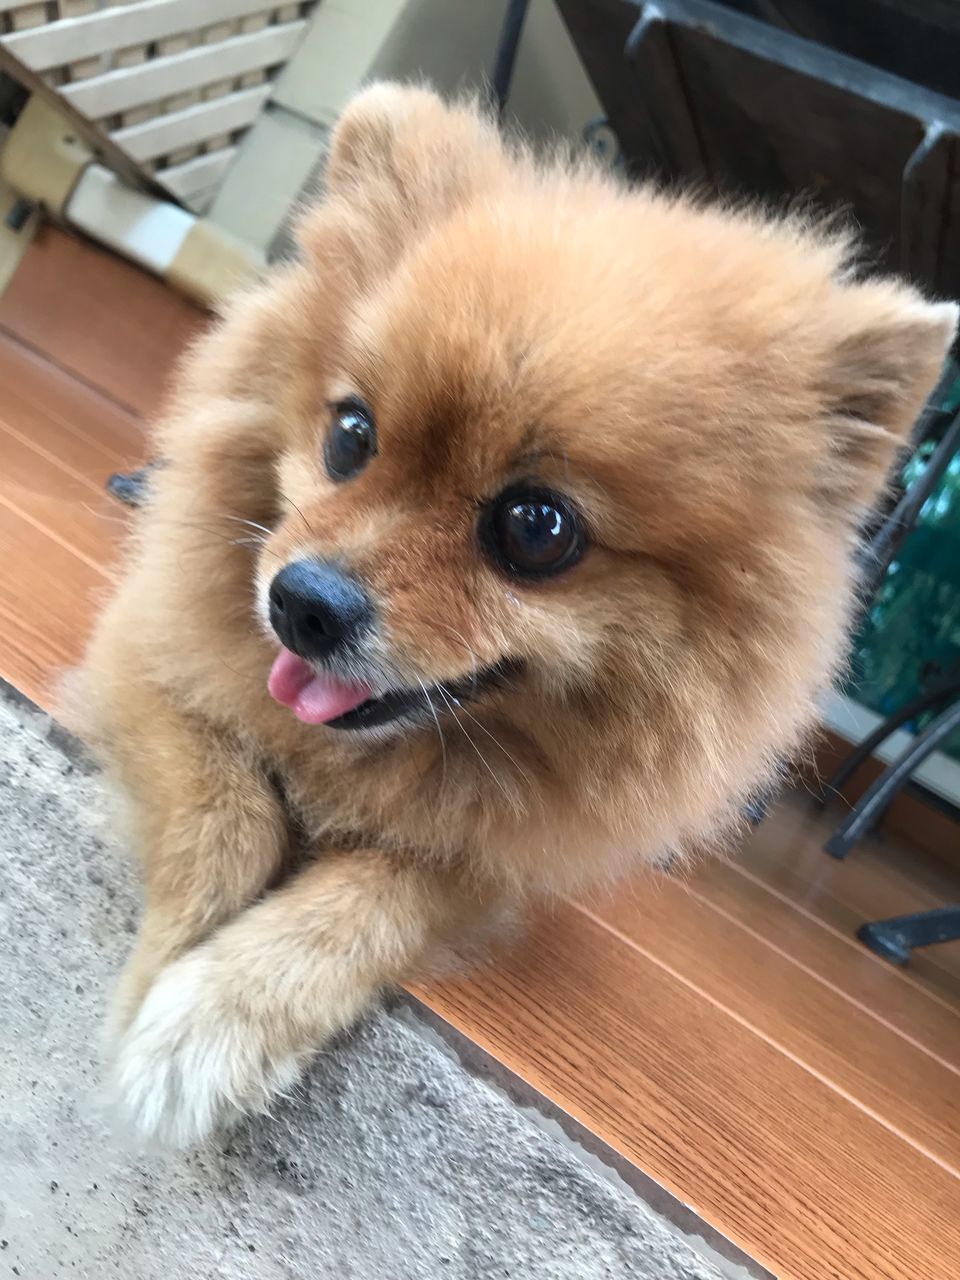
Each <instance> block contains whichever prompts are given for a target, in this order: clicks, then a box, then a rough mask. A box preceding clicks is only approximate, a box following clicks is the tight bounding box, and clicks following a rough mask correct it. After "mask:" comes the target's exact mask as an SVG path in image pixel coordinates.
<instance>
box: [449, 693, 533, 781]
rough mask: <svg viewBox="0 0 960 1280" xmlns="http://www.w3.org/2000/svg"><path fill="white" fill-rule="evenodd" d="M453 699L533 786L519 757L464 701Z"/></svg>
mask: <svg viewBox="0 0 960 1280" xmlns="http://www.w3.org/2000/svg"><path fill="white" fill-rule="evenodd" d="M437 688H438V689H443V685H442V684H439V685H437ZM446 692H447V693H449V690H447V691H446ZM453 701H454V702H456V705H457V706H458V707H459V708H460V710H461V711H462V712H463V714H464V715H465V716H466V717H467V719H468V720H472V721H473V723H474V724H475V725H476V726H477V728H478V729H479V730H480V732H481V733H485V734H486V735H487V737H488V738H489V739H490V741H491V742H492V743H493V745H494V746H495V747H499V749H500V750H501V751H502V752H503V754H504V755H505V756H506V757H507V759H508V760H509V761H510V762H511V764H512V765H513V766H514V768H516V770H517V772H518V773H519V774H520V776H521V777H522V778H523V779H524V781H525V782H527V783H528V784H529V785H530V786H531V787H532V786H533V780H532V779H531V777H530V775H529V773H527V771H526V770H525V769H524V767H523V765H522V764H521V763H520V761H519V760H518V759H517V757H516V756H515V755H513V754H512V753H511V752H510V751H508V750H507V748H506V747H505V746H504V745H503V743H502V742H501V741H500V739H499V738H498V737H497V736H496V735H495V734H493V733H491V732H490V730H489V729H488V728H487V726H486V725H485V724H483V723H482V722H481V721H480V720H478V719H477V717H476V716H475V715H473V714H472V713H471V712H470V711H468V710H467V708H466V707H465V706H464V705H463V703H462V702H459V701H457V699H453Z"/></svg>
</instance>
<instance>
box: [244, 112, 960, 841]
mask: <svg viewBox="0 0 960 1280" xmlns="http://www.w3.org/2000/svg"><path fill="white" fill-rule="evenodd" d="M302 239H303V243H304V254H305V257H304V263H303V265H302V266H300V267H298V268H296V269H295V270H294V273H293V276H292V277H291V279H293V278H295V279H296V281H297V283H296V290H297V291H298V292H297V293H296V295H295V296H296V298H297V299H298V301H296V303H295V305H293V304H289V305H286V310H285V311H283V310H282V309H279V308H278V309H277V311H276V316H275V323H276V324H278V325H282V326H283V328H282V331H279V330H278V331H275V332H274V333H273V334H272V342H273V344H274V346H275V347H276V352H275V353H274V354H273V355H272V356H271V359H272V360H273V361H274V362H275V363H276V366H277V368H278V369H281V375H280V379H279V381H278V383H277V387H278V389H277V391H276V397H277V400H278V404H280V406H281V407H282V417H283V424H282V428H281V429H282V433H283V443H282V447H281V448H280V449H279V451H278V458H277V461H276V467H275V474H276V494H277V504H278V506H277V511H276V519H275V521H273V531H272V533H271V535H270V537H269V540H268V541H267V544H266V546H265V547H264V548H263V553H262V554H261V556H260V558H259V564H258V570H257V573H258V599H259V609H260V613H261V618H262V621H263V623H264V624H265V626H266V627H268V628H269V629H270V631H271V633H273V632H275V634H276V636H277V637H278V638H279V641H280V644H281V646H282V648H281V649H280V654H279V657H278V658H277V660H276V663H275V665H274V668H273V672H272V675H271V679H270V686H271V691H272V693H273V695H274V697H275V698H276V699H277V700H279V701H281V702H283V703H285V704H286V705H287V706H289V707H290V708H291V709H292V712H293V714H295V715H296V716H297V717H298V718H299V719H301V720H303V721H306V722H309V723H310V724H314V725H316V726H318V727H317V729H316V732H317V733H318V734H320V735H324V737H325V738H326V739H327V740H328V741H330V740H332V738H333V737H336V736H337V735H338V734H339V735H346V737H349V738H350V739H351V740H352V741H353V742H354V743H356V742H357V741H359V740H360V739H359V738H358V735H362V734H365V735H366V737H367V738H368V739H369V737H370V735H371V734H372V733H373V731H374V730H375V731H376V734H377V735H379V736H381V737H382V736H383V735H384V734H386V733H387V732H389V733H390V734H392V735H394V737H395V739H397V740H403V741H405V742H407V743H408V745H409V744H410V743H412V742H413V740H414V739H418V740H420V741H426V739H427V736H428V735H434V736H435V740H436V752H437V759H438V762H439V758H440V754H441V751H442V750H443V749H444V747H445V748H446V750H447V752H448V753H452V754H453V755H455V756H457V757H460V758H462V760H463V762H464V764H463V767H464V769H466V768H468V767H469V768H471V769H473V770H475V771H476V775H477V780H478V782H480V783H482V782H483V781H484V779H485V775H484V769H485V770H486V771H487V773H491V774H494V775H495V780H496V781H497V782H498V783H499V784H501V789H503V788H504V786H505V787H506V790H507V791H508V792H509V794H510V795H511V797H516V796H518V795H521V796H522V795H523V794H524V793H525V791H526V784H525V783H524V781H523V779H524V777H527V778H528V780H529V777H530V774H531V773H533V775H534V777H535V785H534V790H535V791H536V792H537V795H538V798H539V800H540V801H541V802H542V801H543V797H544V795H549V794H551V792H550V788H551V785H552V786H553V792H552V794H554V795H555V796H556V797H557V798H558V800H557V802H558V803H559V802H560V800H561V799H566V798H569V797H570V796H573V795H575V796H576V799H577V804H578V805H579V806H580V808H581V809H582V810H583V811H584V812H586V811H590V812H592V813H593V815H594V818H595V819H596V820H597V821H601V820H602V821H605V822H607V823H608V825H609V826H610V827H611V828H613V827H617V826H619V827H620V828H622V831H621V834H622V835H623V836H624V838H629V839H633V838H636V839H637V840H638V841H640V842H647V843H659V842H663V843H669V842H671V841H673V840H675V839H678V838H682V837H683V836H684V835H688V836H689V835H690V834H691V833H698V832H701V833H702V832H703V831H705V830H707V829H708V828H709V826H710V824H711V822H712V820H713V818H714V817H715V816H716V815H718V814H720V813H723V814H726V813H727V812H728V811H729V809H730V806H731V805H732V804H736V803H737V802H739V800H740V799H742V797H743V795H744V794H745V793H746V792H747V791H748V790H749V788H750V787H751V786H752V785H754V784H755V783H756V781H757V780H758V779H759V778H761V777H762V776H763V775H764V774H765V772H766V771H768V770H769V768H770V767H771V764H772V762H773V761H774V760H775V759H776V757H777V756H778V755H779V754H780V753H782V752H784V751H789V750H791V749H793V748H795V746H796V745H797V742H798V740H799V738H800V736H801V735H802V734H803V733H804V732H805V730H806V729H807V728H808V726H809V724H810V723H811V720H812V717H813V707H814V701H815V698H816V696H817V693H818V691H819V690H820V689H821V688H822V687H823V685H824V684H825V682H827V681H828V680H829V678H830V675H831V673H832V671H833V669H834V666H835V663H836V662H837V660H838V658H839V657H840V655H841V650H842V640H843V631H844V625H845V619H846V616H847V609H848V599H849V593H850V581H849V580H850V572H849V564H850V550H851V546H852V543H853V538H854V531H855V528H856V525H857V522H858V520H859V519H860V517H861V514H862V512H863V509H864V507H865V505H866V504H868V503H869V502H870V501H871V500H872V499H873V498H874V497H875V495H876V493H877V491H878V489H879V488H880V487H881V486H882V484H883V481H884V477H885V475H886V473H887V470H888V468H889V467H890V465H891V463H892V461H893V459H894V456H895V452H896V449H897V447H898V446H899V445H900V444H901V443H902V441H903V440H904V438H905V436H906V433H907V431H908V429H909V426H910V424H911V422H912V420H913V419H914V416H915V415H916V413H917V411H918V409H919V408H920V406H921V403H922V400H923V397H924V395H925V393H927V392H928V391H929V389H930V388H931V386H932V384H933V382H934V380H935V377H936V375H937V372H938V370H939V368H940V365H941V362H942V359H943V356H944V353H945V351H946V350H947V347H948V345H949V343H950V341H951V339H952V337H953V333H954V328H955V323H956V312H955V308H953V307H951V306H945V305H932V304H929V303H927V302H925V301H924V300H923V299H922V298H921V297H920V296H919V295H918V294H917V293H916V292H915V291H914V290H912V289H911V288H909V287H908V286H906V285H903V284H900V283H895V282H891V281H879V282H876V281H875V282H862V281H858V280H856V279H855V278H854V277H853V275H852V273H851V271H850V269H849V266H848V248H847V245H846V244H845V243H844V241H843V239H842V237H838V236H837V235H835V234H833V233H827V232H823V231H821V230H817V229H816V228H810V227H809V226H805V225H804V224H803V222H802V221H801V220H799V219H793V220H770V219H768V218H765V217H764V216H761V215H760V214H759V213H752V212H744V211H730V210H723V209H718V208H709V207H701V206H698V205H696V204H695V203H693V202H690V201H687V200H685V199H678V198H667V197H663V196H659V195H655V194H653V193H651V192H650V191H645V190H640V191H635V192H630V191H627V190H625V189H623V188H621V187H619V186H617V185H616V184H614V183H613V182H612V181H610V180H609V179H607V178H606V177H604V176H602V175H599V174H596V173H591V172H589V171H586V170H583V169H577V168H576V167H571V166H570V165H569V164H563V163H559V162H558V163H547V164H542V165H536V164H535V163H534V162H533V161H532V160H531V159H530V158H529V157H528V156H527V155H525V154H523V153H519V152H515V151H513V150H510V149H508V148H506V147H505V146H504V144H503V143H502V142H501V141H500V140H499V139H498V137H497V136H496V133H495V131H494V130H493V129H492V128H491V127H490V126H489V125H488V124H487V123H485V122H484V121H483V120H482V119H481V117H480V116H479V115H478V114H477V113H476V112H474V111H473V110H471V109H468V108H465V107H455V108H449V107H446V106H444V105H443V104H441V103H440V102H439V100H438V99H436V98H435V97H434V96H433V95H431V94H429V93H426V92H424V91H421V90H400V89H394V88H389V87H377V88H374V89H372V90H370V91H368V92H367V93H366V94H364V95H363V96H361V97H360V98H359V99H358V100H357V101H356V102H355V104H354V105H353V106H352V107H351V108H350V109H349V110H348V111H347V113H346V115H345V117H344V118H343V120H342V122H341V124H340V126H339V129H338V131H337V134H336V137H335V139H334V146H333V152H332V158H331V162H330V171H329V186H328V192H327V195H326V197H325V199H324V201H323V202H322V203H321V204H319V205H318V206H317V207H316V208H315V209H313V210H312V211H310V212H308V214H307V215H306V217H305V219H304V223H303V228H302ZM284 287H285V288H287V287H288V286H286V285H285V286H284ZM278 296H279V295H278ZM285 296H286V295H285ZM289 296H290V297H293V296H294V295H289ZM282 350H286V351H287V352H288V353H289V357H287V356H282V355H281V351H282ZM283 360H287V363H286V364H284V363H283ZM281 383H282V385H281ZM264 675H265V677H266V673H264ZM440 739H443V740H444V741H443V742H441V741H440ZM411 749H412V748H411ZM448 763H449V762H448ZM438 767H439V764H438ZM489 785H490V787H491V792H492V794H493V795H494V796H496V789H495V788H493V784H492V782H491V783H490V784H489Z"/></svg>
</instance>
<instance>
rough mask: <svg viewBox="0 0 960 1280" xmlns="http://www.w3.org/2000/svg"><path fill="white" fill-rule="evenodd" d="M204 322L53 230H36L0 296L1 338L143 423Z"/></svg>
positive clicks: (104, 256) (150, 281)
mask: <svg viewBox="0 0 960 1280" xmlns="http://www.w3.org/2000/svg"><path fill="white" fill-rule="evenodd" d="M207 323H209V317H208V316H207V314H206V313H205V312H203V311H201V310H199V308H197V307H196V306H195V305H194V304H193V303H191V302H188V301H187V299H186V298H184V297H182V296H181V295H179V294H177V293H174V292H173V290H171V289H169V288H168V287H167V286H166V285H164V284H163V282H162V281H160V280H157V279H155V278H154V277H153V276H150V275H148V274H147V273H146V272H145V271H141V270H140V269H139V268H137V267H135V266H133V265H132V264H130V263H128V262H125V261H123V259H121V258H118V257H116V256H115V255H113V254H110V253H107V252H106V251H105V250H101V249H98V248H96V247H94V246H93V245H91V244H89V243H88V242H87V241H85V240H81V239H79V237H77V236H72V235H68V234H66V233H65V232H63V231H60V230H58V229H57V228H55V227H44V228H43V229H42V230H41V231H40V233H39V234H38V236H37V237H36V239H35V240H34V242H33V243H32V244H31V246H30V248H29V249H28V250H27V252H26V254H25V255H24V258H23V261H22V262H21V264H20V266H19V268H18V270H17V272H16V274H15V275H14V277H13V280H12V281H11V282H10V285H9V287H8V288H7V290H6V292H5V293H4V294H3V296H2V297H0V331H6V332H7V333H9V334H12V335H13V336H14V337H16V338H18V339H19V340H20V341H21V342H23V343H25V344H27V345H28V346H30V347H32V348H34V349H35V350H38V351H41V352H44V353H45V354H46V355H47V356H48V357H49V359H50V360H52V361H53V362H54V363H56V364H59V365H60V366H62V367H63V368H66V369H68V370H70V371H71V372H73V373H74V374H76V375H77V376H78V377H79V378H81V379H82V380H83V381H85V382H87V383H89V384H92V385H94V386H95V387H97V388H98V389H99V390H100V391H102V392H103V393H104V394H105V395H107V396H108V397H110V398H111V399H113V400H115V401H118V402H119V403H120V404H122V405H124V406H126V407H127V408H130V409H131V410H133V411H134V412H135V413H139V414H142V415H146V416H151V415H153V414H155V413H157V412H158V411H159V409H160V406H161V404H162V401H163V396H164V391H165V387H166V384H167V381H168V379H169V376H170V373H171V370H172V367H173V365H174V363H175V361H176V359H177V357H178V356H179V354H180V352H181V351H182V349H183V348H184V347H185V346H186V344H187V343H188V342H189V341H190V340H191V339H192V338H193V337H195V336H196V335H197V334H199V333H200V331H201V330H202V329H203V328H204V327H205V325H206V324H207Z"/></svg>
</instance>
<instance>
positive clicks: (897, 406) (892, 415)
mask: <svg viewBox="0 0 960 1280" xmlns="http://www.w3.org/2000/svg"><path fill="white" fill-rule="evenodd" d="M838 295H839V296H838V297H837V298H836V302H837V305H836V306H835V307H833V308H828V309H827V314H825V315H824V316H822V317H821V320H822V322H823V328H822V332H821V337H822V340H824V341H825V342H826V343H827V344H828V345H827V348H826V350H825V354H824V369H825V373H824V377H823V382H822V385H821V388H820V390H821V393H822V396H823V400H824V402H825V405H826V410H827V415H828V430H829V432H830V453H829V458H828V470H827V472H826V475H825V476H824V477H823V485H822V488H823V492H824V496H825V497H827V498H828V499H829V500H830V501H831V502H832V503H833V504H834V505H839V506H841V507H843V508H844V509H845V510H846V511H847V512H849V513H850V514H852V515H854V516H856V515H858V514H859V512H860V511H862V509H863V508H864V507H866V506H868V505H869V504H870V503H872V502H873V501H874V500H875V499H876V497H877V495H878V494H879V493H880V491H881V490H882V488H883V484H884V482H885V480H886V478H887V475H888V473H889V471H890V468H891V466H892V465H893V462H894V459H895V457H896V454H897V451H898V450H899V449H900V448H901V447H902V446H903V445H904V444H905V443H906V441H907V439H908V438H909V435H910V430H911V428H912V426H913V424H914V422H915V421H916V418H917V415H918V414H919V412H920V410H921V408H922V407H923V403H924V400H925V399H926V397H927V396H928V395H929V394H930V392H931V391H932V390H933V388H934V386H935V384H936V381H937V378H938V376H939V374H940V371H941V369H942V367H943V361H944V358H945V357H946V355H947V353H948V352H949V350H950V347H951V345H952V344H953V341H954V339H955V337H956V334H957V322H958V315H960V309H958V307H957V305H956V303H953V302H928V301H927V300H926V299H924V298H923V297H922V296H921V295H920V294H919V293H918V292H916V290H914V289H912V288H911V287H910V286H908V285H904V284H899V283H896V282H893V281H876V282H869V283H860V284H843V285H839V286H838Z"/></svg>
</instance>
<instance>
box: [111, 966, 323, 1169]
mask: <svg viewBox="0 0 960 1280" xmlns="http://www.w3.org/2000/svg"><path fill="white" fill-rule="evenodd" d="M301 1065H302V1059H301V1058H299V1057H297V1056H296V1055H291V1054H290V1053H289V1052H287V1051H278V1050H277V1049H276V1048H271V1046H270V1045H269V1043H268V1034H267V1028H265V1027H264V1026H263V1025H258V1024H257V1023H256V1022H255V1021H254V1020H252V1019H251V1018H250V1017H249V1016H248V1017H244V1016H243V1013H242V1011H241V1009H239V1008H238V1007H237V1005H236V1004H235V1003H234V1002H232V1001H231V1000H230V999H229V993H228V992H224V990H223V989H222V987H221V986H220V985H219V984H218V981H217V972H216V968H215V965H214V963H213V959H212V957H211V956H210V955H208V954H204V953H203V952H197V953H194V954H193V955H189V956H185V957H183V958H182V959H181V960H178V961H177V962H176V963H175V964H172V965H170V967H169V968H167V969H165V970H164V971H163V973H161V974H160V976H159V977H158V978H157V980H156V982H155V983H154V984H153V986H152V987H151V989H150V991H149V993H148V995H147V997H146V999H145V1000H144V1002H143V1004H142V1006H141V1007H140V1010H139V1012H138V1013H137V1015H136V1017H135V1018H134V1020H133V1023H132V1024H131V1026H130V1028H129V1029H128V1030H127V1031H126V1033H125V1034H124V1035H123V1036H122V1037H121V1039H120V1042H119V1045H118V1047H117V1053H116V1059H115V1065H114V1070H113V1092H114V1095H115V1099H116V1105H117V1109H118V1111H119V1112H120V1115H121V1117H122V1118H123V1119H124V1120H125V1121H126V1123H127V1124H128V1125H129V1126H130V1128H132V1130H133V1131H134V1133H135V1134H136V1135H137V1136H138V1137H139V1138H140V1139H141V1140H142V1141H156V1142H162V1143H167V1144H170V1145H173V1146H192V1145H195V1144H197V1143H199V1142H202V1141H203V1140H204V1139H205V1138H207V1137H209V1136H210V1134H211V1133H213V1132H214V1131H215V1130H217V1129H220V1128H222V1127H224V1126H225V1125H228V1124H230V1123H231V1122H232V1121H234V1120H236V1119H238V1118H239V1117H240V1116H241V1115H243V1114H245V1113H246V1112H250V1111H264V1110H265V1109H266V1108H267V1106H268V1104H269V1102H270V1100H271V1099H272V1098H273V1097H274V1096H275V1095H276V1094H277V1093H280V1092H282V1091H283V1090H284V1089H287V1088H289V1087H290V1086H291V1085H292V1084H293V1083H294V1082H295V1081H296V1080H297V1079H298V1077H299V1075H300V1071H301Z"/></svg>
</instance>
